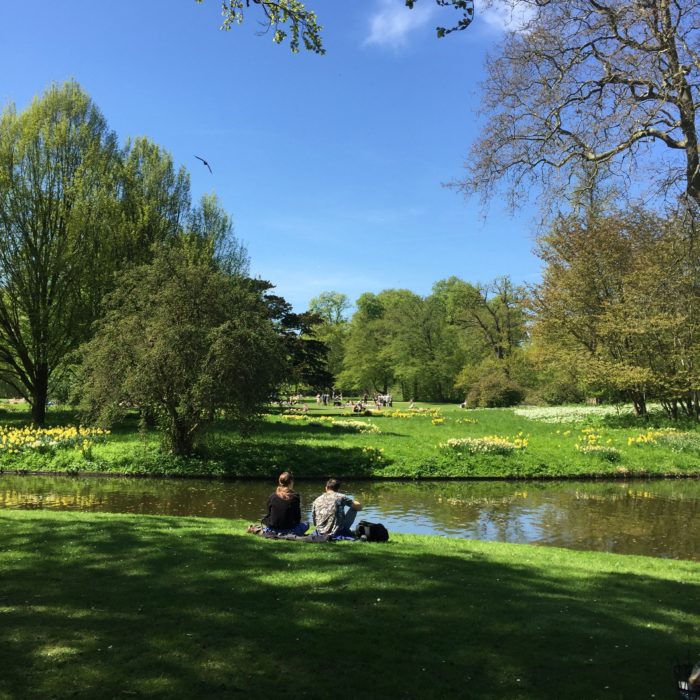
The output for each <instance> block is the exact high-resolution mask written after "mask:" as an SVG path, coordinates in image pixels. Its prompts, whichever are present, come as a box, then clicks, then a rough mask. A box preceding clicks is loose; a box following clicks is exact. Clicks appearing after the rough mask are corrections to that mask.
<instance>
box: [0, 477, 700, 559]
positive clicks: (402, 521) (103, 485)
mask: <svg viewBox="0 0 700 700" xmlns="http://www.w3.org/2000/svg"><path fill="white" fill-rule="evenodd" d="M274 486H275V484H274V483H273V482H269V483H267V482H264V481H217V480H204V479H202V480H170V479H116V478H95V477H90V478H74V477H48V476H8V475H2V476H0V508H14V509H42V508H43V509H50V510H74V511H90V512H98V511H99V512H110V513H143V514H154V515H193V516H202V517H217V518H242V519H244V520H249V521H251V522H254V521H256V520H259V519H260V517H261V516H262V515H263V514H264V512H265V504H266V501H267V497H268V495H269V494H270V493H271V492H272V490H273V489H274ZM296 488H297V490H298V491H299V492H300V493H301V497H302V507H303V510H304V511H305V512H306V513H307V514H308V512H309V510H310V506H311V502H312V501H313V499H314V498H315V497H316V496H317V495H318V494H319V493H321V491H322V490H323V483H322V482H320V481H318V482H317V481H299V482H298V483H297V484H296ZM343 490H344V491H345V492H347V493H350V494H352V495H354V497H355V498H356V499H357V500H359V501H361V502H362V503H363V505H364V510H363V512H362V517H364V518H366V519H367V520H374V521H379V522H383V523H384V524H385V525H386V526H387V527H388V528H389V531H390V532H403V533H413V534H425V535H441V536H445V537H456V538H469V539H479V540H492V541H499V542H518V543H530V544H537V545H548V546H556V547H567V548H571V549H584V550H595V551H604V552H618V553H623V554H644V555H649V556H655V557H666V558H672V559H693V560H696V561H700V480H671V481H627V482H622V481H615V482H583V481H581V482H576V481H559V482H553V481H546V482H523V481H518V482H503V481H486V482H476V481H469V482H464V481H432V482H431V481H424V482H414V481H405V482H399V481H390V482H387V481H375V482H367V481H348V482H346V483H345V484H344V486H343Z"/></svg>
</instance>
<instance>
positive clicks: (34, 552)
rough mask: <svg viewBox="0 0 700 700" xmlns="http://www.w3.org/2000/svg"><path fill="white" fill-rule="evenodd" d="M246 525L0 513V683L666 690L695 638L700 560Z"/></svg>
mask: <svg viewBox="0 0 700 700" xmlns="http://www.w3.org/2000/svg"><path fill="white" fill-rule="evenodd" d="M243 525H244V524H243V523H240V522H231V521H224V520H209V519H196V518H166V517H148V516H114V515H95V514H78V515H77V514H66V513H48V512H40V511H37V512H13V511H0V528H1V529H2V533H3V536H2V538H1V539H0V663H1V667H2V673H1V674H0V698H2V700H9V699H10V698H12V699H13V700H14V699H18V698H23V699H24V698H42V699H43V698H68V697H70V698H98V697H99V698H123V697H162V698H187V699H188V700H189V699H193V698H209V697H227V698H228V697H230V698H239V697H240V698H265V697H275V696H276V695H278V694H279V693H280V692H283V693H284V695H285V696H287V697H294V698H296V697H309V698H327V697H334V696H338V695H347V696H349V697H353V698H360V699H363V698H368V699H369V698H373V699H374V698H421V699H423V698H452V697H469V698H493V699H494V700H495V699H496V698H498V699H499V700H500V699H502V698H509V699H515V698H532V699H533V700H543V699H547V698H552V699H557V700H562V699H564V698H575V699H576V700H580V699H581V698H587V699H588V700H593V699H594V698H601V699H608V698H610V699H613V698H615V699H619V700H630V698H652V697H656V698H667V697H669V698H670V697H672V682H671V667H672V663H673V661H674V657H676V656H679V655H680V656H683V657H685V655H686V654H687V653H688V651H689V650H690V652H692V653H693V654H694V656H697V653H698V651H700V565H699V564H695V563H691V562H678V561H666V560H660V559H650V558H645V557H626V556H619V555H610V554H595V553H588V552H573V551H565V550H558V549H548V548H536V547H530V546H526V545H505V544H498V543H483V542H470V541H459V540H448V539H443V538H431V537H416V536H396V537H394V538H392V540H391V541H390V542H389V543H388V544H386V545H375V544H364V543H337V544H325V545H307V544H298V543H291V542H274V541H267V540H261V539H258V538H256V537H254V536H251V535H247V534H244V532H243V530H244V528H243ZM280 689H283V690H280Z"/></svg>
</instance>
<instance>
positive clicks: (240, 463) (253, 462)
mask: <svg viewBox="0 0 700 700" xmlns="http://www.w3.org/2000/svg"><path fill="white" fill-rule="evenodd" d="M379 454H380V453H378V452H376V451H368V450H366V449H363V448H361V447H337V446H334V445H326V444H323V443H320V444H314V445H308V444H304V443H294V442H291V443H286V442H279V441H267V440H257V441H254V442H249V443H233V444H231V445H230V446H223V447H222V446H221V445H219V446H218V448H216V447H215V448H214V449H211V448H210V449H209V451H208V452H206V453H205V455H206V458H207V459H215V460H217V461H218V462H219V463H220V466H219V467H218V468H217V476H251V477H256V476H264V477H270V476H277V474H278V473H279V471H280V470H282V469H284V470H288V471H292V472H294V475H295V476H297V477H316V476H327V475H329V474H334V475H337V476H338V477H341V476H371V475H376V474H377V473H378V471H379V469H380V468H381V467H383V466H386V465H388V464H390V461H389V460H388V459H385V458H383V457H382V458H380V456H379ZM380 459H381V463H380V462H379V460H380Z"/></svg>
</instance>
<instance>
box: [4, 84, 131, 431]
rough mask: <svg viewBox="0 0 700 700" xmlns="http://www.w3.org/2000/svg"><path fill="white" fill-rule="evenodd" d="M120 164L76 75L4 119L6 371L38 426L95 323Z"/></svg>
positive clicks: (11, 109)
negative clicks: (90, 292) (93, 264)
mask: <svg viewBox="0 0 700 700" xmlns="http://www.w3.org/2000/svg"><path fill="white" fill-rule="evenodd" d="M118 165H119V151H118V148H117V143H116V138H115V136H114V134H113V133H112V132H111V131H110V130H109V129H108V128H107V124H106V122H105V120H104V118H103V116H102V114H101V113H100V112H99V110H98V109H97V107H96V106H95V105H94V104H93V103H92V101H91V100H90V98H89V97H88V96H87V95H86V94H85V93H84V92H83V91H82V90H81V89H80V87H79V86H78V85H77V84H76V83H74V82H69V83H66V84H65V85H62V86H52V87H51V88H49V89H48V90H47V91H46V92H45V93H44V95H43V96H42V97H41V99H35V100H34V101H33V103H32V104H31V106H30V107H29V108H28V109H26V110H25V111H24V112H22V113H21V114H18V113H17V112H16V110H15V109H14V107H8V108H7V109H5V111H4V112H3V114H2V117H1V118H0V379H3V380H4V381H5V382H7V383H9V384H10V385H12V386H13V387H14V388H15V389H16V390H17V391H18V392H19V393H20V394H21V395H22V396H24V397H25V398H27V399H28V400H29V401H30V403H31V406H32V420H33V421H34V423H36V424H42V423H43V422H44V418H45V410H46V399H47V393H48V389H49V382H50V380H51V376H52V373H53V372H54V371H55V369H56V368H57V366H58V365H59V363H60V362H61V360H62V359H63V358H64V357H65V356H66V354H67V353H68V352H70V351H71V350H73V349H74V348H75V347H76V346H77V344H78V343H79V342H80V341H81V340H83V339H84V338H85V335H86V333H87V330H88V328H89V325H90V322H91V321H92V318H91V309H90V306H91V300H90V299H88V300H87V301H86V298H85V296H84V294H83V289H84V287H85V283H86V281H87V280H88V279H89V273H90V261H91V259H92V258H91V255H92V253H93V252H94V251H95V249H96V248H99V247H100V246H101V245H102V243H101V241H102V233H103V228H104V226H105V215H106V213H107V214H109V213H110V212H112V211H113V208H112V207H111V206H110V203H112V202H114V200H115V198H116V195H117V189H118V182H117V177H116V176H115V173H118V171H119V168H118Z"/></svg>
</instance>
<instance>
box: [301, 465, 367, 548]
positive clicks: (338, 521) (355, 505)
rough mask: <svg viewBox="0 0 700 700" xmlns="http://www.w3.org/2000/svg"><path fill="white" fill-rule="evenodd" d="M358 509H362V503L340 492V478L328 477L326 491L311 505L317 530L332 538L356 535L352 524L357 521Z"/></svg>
mask: <svg viewBox="0 0 700 700" xmlns="http://www.w3.org/2000/svg"><path fill="white" fill-rule="evenodd" d="M346 507H347V510H345V508H346ZM358 510H362V504H361V503H360V502H359V501H355V500H353V498H352V497H351V496H348V495H346V494H344V493H340V481H338V479H328V481H327V482H326V490H325V492H324V493H322V494H321V495H320V496H319V497H318V498H317V499H316V500H315V501H314V502H313V505H312V506H311V513H312V516H313V522H314V525H315V526H316V531H317V532H318V533H319V534H320V535H327V536H328V537H330V538H331V539H333V538H336V537H354V535H353V533H352V532H351V531H350V526H351V525H352V524H353V522H355V516H356V515H357V511H358Z"/></svg>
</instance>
